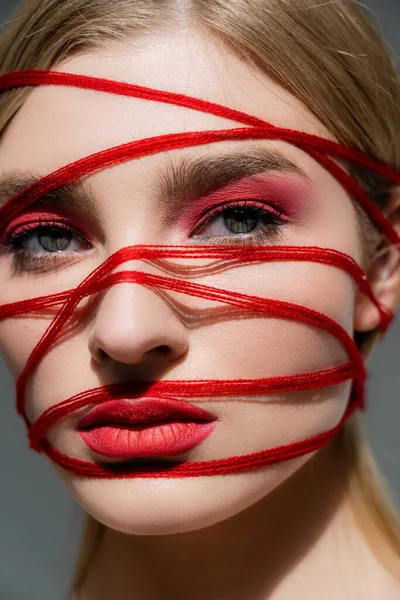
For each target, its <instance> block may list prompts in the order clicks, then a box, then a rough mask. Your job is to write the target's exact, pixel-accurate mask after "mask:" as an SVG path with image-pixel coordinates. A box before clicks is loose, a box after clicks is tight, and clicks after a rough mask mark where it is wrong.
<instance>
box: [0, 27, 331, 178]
mask: <svg viewBox="0 0 400 600" xmlns="http://www.w3.org/2000/svg"><path fill="white" fill-rule="evenodd" d="M54 70H58V71H64V72H70V73H81V74H85V75H91V76H95V77H104V78H108V79H114V80H118V81H126V82H129V83H136V84H139V85H144V86H147V87H150V88H156V89H162V90H167V91H171V92H178V93H183V94H187V95H190V96H194V97H199V98H203V99H206V100H210V101H212V102H216V103H219V104H223V105H226V106H229V107H231V108H234V109H238V110H241V111H243V112H246V113H248V114H252V115H255V116H258V117H260V118H262V119H264V120H266V121H269V122H271V123H273V124H274V125H277V126H280V127H286V128H292V129H299V130H302V131H307V132H309V133H315V134H317V135H321V136H324V137H330V138H332V136H331V134H330V133H329V131H327V130H326V129H325V128H324V127H323V126H322V124H321V123H319V121H318V120H317V119H316V117H314V116H313V115H312V113H311V112H310V111H308V109H307V108H306V107H304V105H302V104H301V103H300V102H299V101H298V100H296V99H295V98H294V97H293V96H291V95H290V94H289V93H288V92H287V91H285V90H284V89H283V88H282V87H280V86H278V85H277V84H276V83H274V82H273V81H272V79H270V78H269V77H268V76H266V75H264V74H262V73H260V72H258V71H256V70H255V69H254V68H252V67H251V66H250V65H248V64H245V63H244V62H242V61H240V60H239V59H238V58H236V57H234V56H233V55H232V54H231V53H228V51H227V50H226V49H225V48H223V47H222V45H221V44H220V43H219V42H218V41H216V40H212V39H211V38H209V37H206V36H205V35H204V34H201V33H200V32H198V31H196V30H190V29H182V30H179V31H169V32H164V33H160V32H158V33H157V35H154V36H152V37H149V36H147V37H143V36H142V37H138V38H135V39H127V40H125V41H124V42H119V43H113V44H110V46H109V47H107V48H99V49H96V50H92V51H90V52H87V53H84V54H81V55H76V56H74V57H71V58H69V59H68V60H66V61H64V62H63V63H62V64H61V65H59V66H58V67H56V68H55V69H54ZM241 126H242V125H241V124H239V123H236V122H233V121H231V120H228V119H224V118H220V117H216V116H213V115H209V114H205V113H201V112H198V111H195V110H192V109H187V108H183V107H179V106H174V105H167V104H163V103H159V102H154V101H148V100H141V99H137V98H127V97H121V96H116V95H112V94H107V93H102V92H96V91H92V90H83V89H80V88H73V87H65V86H61V87H58V86H42V87H38V88H35V89H34V90H33V91H32V93H31V95H30V96H29V98H28V100H27V101H26V102H25V104H24V106H23V107H22V109H21V110H20V111H19V113H18V114H17V115H16V117H15V118H14V120H13V122H12V124H11V126H10V127H9V129H8V131H7V132H6V134H5V136H4V139H3V140H2V143H1V144H0V169H1V171H3V172H4V171H7V170H12V169H25V168H26V169H30V170H36V171H42V172H50V171H52V170H55V169H57V168H59V167H60V166H62V165H64V164H67V163H68V162H72V161H74V160H77V159H78V158H81V157H83V156H86V155H89V154H92V153H94V152H97V151H99V150H102V149H105V148H109V147H111V146H114V145H118V144H122V143H125V142H128V141H131V140H134V139H142V138H146V137H153V136H157V135H164V134H168V133H175V132H182V131H198V130H207V129H225V128H232V127H241ZM220 145H221V144H220ZM222 145H223V143H222ZM38 149H39V151H38Z"/></svg>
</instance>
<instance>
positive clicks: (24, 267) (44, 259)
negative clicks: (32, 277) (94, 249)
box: [0, 218, 90, 275]
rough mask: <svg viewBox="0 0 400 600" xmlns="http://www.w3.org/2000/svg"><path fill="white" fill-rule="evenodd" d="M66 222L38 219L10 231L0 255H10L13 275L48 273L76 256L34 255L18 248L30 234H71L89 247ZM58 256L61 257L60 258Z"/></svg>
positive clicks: (68, 254)
mask: <svg viewBox="0 0 400 600" xmlns="http://www.w3.org/2000/svg"><path fill="white" fill-rule="evenodd" d="M67 223H68V222H63V221H56V220H47V219H46V220H45V221H43V220H42V219H40V218H39V219H38V222H37V223H35V224H34V225H31V224H29V223H27V224H24V225H21V226H20V227H19V228H18V229H19V231H18V233H16V232H15V231H12V232H11V233H10V234H9V235H8V237H7V238H6V240H5V241H3V242H1V243H0V254H11V255H12V258H13V265H12V267H13V275H18V274H20V273H29V271H39V272H45V271H50V270H52V269H53V268H57V267H59V266H60V262H61V263H63V262H64V263H65V264H66V263H70V262H71V256H72V255H73V254H76V253H74V252H63V253H60V252H54V253H48V254H45V253H43V254H35V253H34V252H31V251H29V250H24V249H23V248H18V244H19V243H21V242H22V241H23V240H24V239H25V238H26V237H27V236H28V235H29V234H30V233H31V232H37V233H38V232H39V231H41V230H42V231H43V230H44V231H45V232H46V233H58V234H59V233H60V231H65V232H67V233H68V234H71V235H72V237H76V238H77V239H78V240H79V241H80V242H81V243H83V244H85V245H87V246H88V247H89V246H90V243H89V242H88V241H87V239H86V238H85V237H84V236H83V235H82V234H80V233H79V232H78V231H77V230H76V229H75V228H74V227H72V226H71V225H69V224H67ZM60 254H62V256H61V257H60Z"/></svg>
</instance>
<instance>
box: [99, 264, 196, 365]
mask: <svg viewBox="0 0 400 600" xmlns="http://www.w3.org/2000/svg"><path fill="white" fill-rule="evenodd" d="M156 270H157V269H156V268H154V267H153V266H152V265H149V264H148V263H145V262H143V261H141V260H140V259H139V260H137V259H134V260H127V261H125V262H123V263H121V264H119V265H118V266H117V267H116V268H115V269H114V270H113V273H118V272H120V271H142V272H146V273H149V272H152V273H155V272H156ZM163 293H164V292H160V293H159V292H158V291H157V289H154V288H151V287H149V286H147V285H143V284H142V283H140V282H139V283H137V282H121V283H115V284H113V285H111V286H110V287H109V288H108V289H107V290H105V292H104V293H103V294H102V297H101V299H100V301H99V306H98V309H97V311H96V314H95V317H94V320H95V321H94V326H93V328H92V331H91V333H90V337H89V349H90V352H91V353H92V355H93V356H95V357H99V356H100V355H102V356H104V355H107V356H108V357H109V358H111V359H114V360H116V361H119V362H124V363H134V362H140V361H142V360H143V358H144V355H146V354H148V353H151V352H152V351H156V350H158V351H160V349H161V348H162V351H163V354H164V355H165V356H168V357H169V359H172V358H176V357H178V356H180V355H181V354H183V353H184V352H185V351H186V349H187V344H188V339H187V330H186V327H185V326H184V324H183V323H182V322H181V321H180V320H179V318H178V316H177V315H176V314H175V313H174V311H173V309H172V307H171V304H170V303H167V302H166V300H165V299H164V298H163V297H162V294H163Z"/></svg>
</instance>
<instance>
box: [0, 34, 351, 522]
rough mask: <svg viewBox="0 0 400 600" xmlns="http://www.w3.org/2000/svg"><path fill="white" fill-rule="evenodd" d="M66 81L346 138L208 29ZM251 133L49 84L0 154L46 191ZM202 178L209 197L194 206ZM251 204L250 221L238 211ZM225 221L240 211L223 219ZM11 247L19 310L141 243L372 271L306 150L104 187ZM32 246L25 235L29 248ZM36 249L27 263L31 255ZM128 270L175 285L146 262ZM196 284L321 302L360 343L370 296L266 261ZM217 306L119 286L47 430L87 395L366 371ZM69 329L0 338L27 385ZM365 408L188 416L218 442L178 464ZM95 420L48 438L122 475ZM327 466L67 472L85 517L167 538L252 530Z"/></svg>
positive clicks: (104, 54) (314, 405)
mask: <svg viewBox="0 0 400 600" xmlns="http://www.w3.org/2000/svg"><path fill="white" fill-rule="evenodd" d="M57 70H59V71H66V72H73V73H83V74H87V75H93V76H99V77H105V78H110V79H115V80H121V81H127V82H132V83H137V84H140V85H144V86H149V87H152V88H158V89H164V90H169V91H173V92H181V93H184V94H189V95H191V96H196V97H200V98H204V99H207V100H211V101H213V102H217V103H220V104H224V105H226V106H230V107H232V108H235V109H239V110H242V111H244V112H247V113H249V114H253V115H256V116H258V117H261V118H262V119H265V120H266V121H269V122H271V123H273V124H274V125H277V126H280V127H286V128H292V129H297V130H303V131H307V132H310V133H315V134H317V135H321V136H325V137H332V136H331V135H330V133H329V132H328V131H327V130H326V129H325V128H324V127H323V126H322V125H321V124H320V123H319V122H318V121H317V120H316V118H315V117H314V116H313V115H312V114H311V113H310V112H309V111H308V110H306V109H305V108H304V106H303V105H302V104H300V103H299V102H298V101H297V100H296V99H294V98H293V97H292V96H291V95H289V94H288V93H287V92H286V91H284V90H283V89H282V88H281V87H279V86H278V85H276V84H275V83H274V82H273V81H272V80H270V79H268V78H267V77H265V76H263V75H261V74H259V73H257V72H255V71H254V70H252V69H251V68H250V67H249V66H246V65H244V64H242V63H241V62H239V61H238V60H237V59H235V58H233V57H232V56H230V55H228V54H227V52H226V50H224V49H221V48H219V47H218V46H217V45H216V44H215V43H214V42H212V41H211V40H210V39H208V38H205V37H204V36H202V35H200V34H199V33H196V32H194V31H193V30H191V31H185V30H183V31H180V32H179V33H172V32H171V33H168V34H167V33H164V34H161V33H160V32H157V35H155V36H154V37H153V38H151V39H150V38H149V39H147V40H144V39H140V40H136V41H126V42H125V43H123V44H122V43H121V44H120V45H113V46H110V47H109V48H108V49H99V50H96V51H92V52H90V53H86V54H82V55H81V56H75V57H73V58H71V59H69V60H67V61H66V62H64V63H63V64H62V65H61V66H59V67H58V68H57ZM237 126H240V125H238V124H237V123H234V122H232V121H229V120H225V119H222V118H218V117H214V116H211V115H208V114H203V113H200V112H196V111H194V110H190V109H186V108H181V107H177V106H173V105H166V104H161V103H157V102H153V101H145V100H138V99H136V98H124V97H119V96H114V95H111V94H105V93H100V92H95V91H88V90H82V89H79V88H67V87H46V86H43V87H39V88H36V89H35V90H34V91H33V92H32V94H31V95H30V97H29V99H28V100H27V102H26V103H25V105H24V106H23V108H22V109H21V110H20V112H19V113H18V114H17V116H16V117H15V119H14V121H13V122H12V124H11V126H10V128H9V129H8V131H7V133H6V135H5V137H4V139H3V140H2V142H1V144H0V175H1V177H6V176H7V177H8V176H10V175H18V174H19V175H20V176H26V175H28V174H30V175H34V176H39V177H40V176H43V175H45V174H47V173H50V172H52V171H54V170H56V169H57V168H59V167H61V166H63V165H65V164H67V163H69V162H72V161H75V160H77V159H79V158H81V157H84V156H86V155H89V154H91V153H94V152H97V151H100V150H102V149H106V148H109V147H111V146H115V145H118V144H121V143H124V142H128V141H131V140H135V139H137V140H139V139H142V138H147V137H152V136H158V135H162V134H168V133H176V132H186V131H201V130H208V129H225V128H230V127H237ZM178 170H179V173H180V175H179V176H177V172H178ZM173 173H174V174H175V176H174V178H172V174H173ZM183 173H186V174H187V175H188V177H189V182H190V184H191V185H190V186H189V188H187V189H186V188H185V186H183V185H182V183H183V180H184V178H183ZM215 180H219V181H217V182H216V181H215ZM229 180H231V181H230V184H229V183H228V181H229ZM210 190H212V191H211V192H210ZM84 193H85V197H84ZM4 199H6V198H4ZM72 199H73V200H74V202H73V203H72ZM244 201H247V205H246V203H245V204H244ZM235 204H236V205H239V207H240V206H241V207H242V208H241V209H240V208H238V207H237V208H236V210H234V205H235ZM224 205H229V207H230V209H227V208H225V209H224V210H223V212H221V208H222V209H223V206H224ZM217 206H218V211H216V207H217ZM271 211H273V212H274V216H271ZM213 213H214V214H213ZM21 217H22V218H21ZM39 217H41V218H42V220H49V219H50V220H51V222H52V223H53V224H54V225H57V224H60V222H61V225H62V226H65V220H66V219H67V227H68V229H67V230H65V229H60V230H59V232H58V233H57V234H55V233H54V232H53V233H50V234H49V232H47V236H46V235H45V234H44V233H43V231H42V232H40V231H39V232H38V231H36V232H35V229H34V227H35V225H37V224H38V220H39ZM63 224H64V225H63ZM263 228H264V229H263ZM7 231H8V234H12V236H13V241H12V243H13V244H14V245H15V247H16V249H18V251H19V258H18V261H17V260H16V257H14V256H13V255H12V254H10V253H7V254H1V255H0V304H4V303H9V302H16V301H19V300H22V299H25V298H33V297H37V296H43V295H47V294H52V293H56V292H59V291H62V290H67V289H70V288H73V287H75V286H76V285H77V284H78V283H80V282H81V281H82V280H83V279H84V278H85V277H86V276H87V275H88V274H89V273H90V272H91V271H93V270H94V269H95V267H97V266H98V265H99V264H100V263H102V262H103V261H104V260H105V259H106V258H107V257H108V256H109V255H110V254H112V253H114V252H115V251H116V250H118V249H119V248H122V247H124V246H130V245H135V244H174V245H178V244H179V245H187V246H190V245H194V244H196V245H198V244H202V243H204V244H240V243H242V244H243V243H247V244H248V243H251V242H252V241H253V243H255V244H265V245H272V244H280V245H294V246H297V245H299V246H301V245H305V246H321V247H326V248H334V249H336V250H339V251H341V252H344V253H346V254H348V255H350V256H352V257H353V258H354V259H355V260H356V261H357V262H358V263H360V262H361V245H360V241H359V235H358V229H357V221H356V214H355V210H354V206H353V204H352V201H351V200H350V198H349V197H348V195H347V194H346V192H345V191H344V190H343V189H342V187H341V186H340V185H339V184H338V183H337V182H336V181H335V179H334V178H332V177H331V176H330V175H329V174H328V173H327V172H326V171H324V169H323V168H322V167H320V166H319V165H318V164H317V163H316V162H315V161H314V160H312V159H311V158H310V157H309V156H308V155H307V154H306V153H304V152H302V151H300V150H298V149H296V148H295V147H293V146H291V145H289V144H287V143H284V142H276V141H269V140H261V141H240V142H219V143H214V144H209V145H205V146H199V147H191V148H186V149H181V150H173V151H168V152H162V153H159V154H155V155H152V156H148V157H146V158H142V159H139V160H134V161H131V162H128V163H125V164H121V165H117V166H114V167H112V168H108V169H104V170H101V171H99V172H97V173H95V174H94V175H91V176H90V177H88V178H87V180H86V181H85V188H84V189H83V188H80V189H78V190H77V191H75V192H74V195H73V196H72V195H71V196H70V197H67V199H65V198H64V201H63V202H62V203H61V202H60V201H58V202H57V201H56V200H52V201H49V202H47V203H46V204H42V205H39V204H36V205H35V206H33V205H32V206H30V207H29V208H28V209H26V211H25V212H24V213H23V214H22V215H20V216H19V217H17V218H16V219H15V220H14V222H11V223H9V224H8V226H7ZM18 233H20V234H21V233H22V234H23V235H22V237H19V238H18V239H17V234H18ZM3 243H4V240H3ZM10 243H11V242H10ZM22 250H25V252H26V254H24V255H23V256H22V258H21V251H22ZM55 250H57V252H55ZM40 261H42V262H40ZM188 262H189V261H187V260H186V261H183V264H185V263H188ZM178 264H181V265H182V262H179V263H178ZM190 264H191V265H194V264H199V261H197V262H196V261H191V262H190ZM118 269H121V270H122V269H123V270H125V269H139V270H143V271H146V272H151V273H159V274H165V273H164V272H163V271H161V270H160V269H159V268H158V267H157V265H155V264H149V263H145V262H142V261H131V262H129V263H124V264H122V265H121V266H120V267H118ZM118 269H117V270H118ZM166 274H168V273H166ZM171 276H174V274H173V273H172V274H171ZM175 276H176V274H175ZM193 281H196V282H198V283H202V284H206V285H212V286H216V287H221V288H225V289H228V290H232V291H237V292H244V293H247V294H254V295H257V296H262V297H270V298H276V299H279V300H286V301H290V302H294V303H296V304H302V305H306V306H308V307H311V308H314V309H316V310H318V311H319V312H322V313H324V314H326V315H328V316H329V317H331V318H332V319H334V320H335V321H336V322H337V323H338V324H339V325H341V326H342V327H343V328H344V329H345V330H346V331H347V332H349V333H350V334H351V335H352V332H353V327H354V308H355V298H356V288H355V285H354V283H353V281H352V280H351V279H350V277H349V276H347V275H346V274H345V273H344V272H342V271H341V270H339V269H335V268H333V267H329V266H324V265H321V264H316V263H307V262H266V263H253V264H251V263H249V264H246V265H243V266H240V267H237V268H234V269H226V270H222V271H217V272H216V273H206V272H205V273H203V274H202V275H201V276H197V277H196V278H195V279H193ZM211 306H214V307H215V306H219V308H222V307H223V305H216V303H211V302H207V301H204V300H201V299H199V298H194V297H190V296H185V295H182V294H178V293H175V292H168V293H166V294H159V293H157V292H156V291H155V290H154V289H151V288H149V287H145V286H141V285H134V284H131V283H124V284H119V285H115V286H114V287H111V288H110V289H108V290H107V291H106V292H104V293H103V294H102V296H101V298H98V299H97V301H95V300H94V299H92V301H91V302H89V301H88V302H85V303H82V305H81V306H80V307H79V309H78V310H76V313H75V317H74V319H75V321H72V323H73V326H72V327H71V330H70V331H69V332H68V335H65V336H63V337H62V338H61V339H60V340H59V341H58V342H57V343H56V344H55V345H54V346H53V347H52V348H51V350H50V351H49V352H48V353H47V354H46V355H45V357H44V358H43V359H42V361H41V362H40V365H39V367H38V369H37V370H36V371H35V373H34V375H33V376H32V377H31V379H30V381H29V384H28V386H27V392H26V411H27V415H28V418H29V420H30V421H31V422H33V421H35V420H36V419H37V418H38V417H39V416H40V415H41V414H42V413H43V412H44V411H45V410H46V409H48V408H49V407H51V406H53V405H55V404H58V403H59V402H61V401H62V400H64V399H66V398H69V397H71V396H73V395H75V394H78V393H79V392H82V391H85V390H89V389H92V388H95V387H98V386H101V385H105V384H110V383H117V382H132V381H141V380H164V379H167V380H177V379H183V380H195V379H237V378H260V377H270V376H275V375H291V374H295V373H301V372H306V371H313V370H318V369H324V368H328V367H331V366H336V365H339V364H341V363H342V362H345V361H346V360H347V356H346V354H345V351H344V350H343V348H342V347H341V346H340V344H339V343H338V342H337V341H335V340H334V339H333V338H332V337H330V336H329V334H328V333H326V332H324V331H322V330H319V329H316V328H313V327H311V326H309V325H305V324H301V323H299V322H293V321H289V320H283V319H279V318H266V317H262V316H258V315H256V314H254V313H253V314H249V315H247V314H245V315H240V316H239V317H238V315H237V314H236V313H227V314H225V315H222V316H221V315H220V316H219V317H217V318H215V317H214V316H213V311H211V313H210V314H211V317H212V318H211V319H210V318H208V313H209V311H208V310H207V309H208V308H209V307H211ZM217 315H218V313H217ZM53 316H54V314H51V315H35V316H32V315H31V316H29V317H26V318H25V317H24V318H14V319H13V318H11V319H8V320H5V321H2V322H0V349H1V351H2V353H3V355H4V358H5V360H6V362H7V364H8V366H9V368H10V371H11V373H12V374H13V376H14V377H15V379H16V378H17V377H18V375H19V373H20V372H21V371H22V369H23V367H24V365H25V363H26V361H27V359H28V357H29V355H30V353H31V351H32V349H33V348H34V346H35V345H36V344H37V342H38V341H39V339H40V338H41V336H42V335H43V333H44V331H45V330H46V328H47V327H48V325H49V323H50V320H51V319H52V318H53ZM349 392H350V382H347V383H345V384H341V385H337V386H331V387H329V388H321V389H319V390H313V391H309V392H301V393H300V392H297V393H282V394H277V395H268V396H267V395H266V396H247V397H246V396H243V397H235V398H234V399H231V398H229V397H227V398H221V397H215V398H214V399H213V398H210V399H196V398H193V399H188V401H192V402H193V404H195V405H196V406H198V407H202V408H204V409H205V410H207V411H209V412H211V413H213V414H214V415H216V417H217V419H218V420H217V422H216V426H215V428H214V430H213V431H212V433H211V434H210V435H209V436H208V437H207V438H206V439H205V440H204V441H203V442H202V443H200V444H199V445H198V446H196V447H194V448H193V449H191V450H187V451H185V452H184V453H181V454H178V455H175V456H174V455H172V456H168V457H165V459H164V460H165V461H167V462H168V461H173V462H175V461H177V460H188V461H204V460H212V459H217V458H223V457H232V456H235V455H240V454H247V453H251V452H256V451H259V450H263V449H266V448H269V447H273V446H278V445H284V444H288V443H290V442H293V441H297V440H301V439H304V438H307V437H310V436H313V435H316V434H318V433H321V432H323V431H326V430H328V429H330V428H331V427H333V426H334V425H335V424H336V423H337V422H338V421H339V419H340V418H341V416H342V414H343V412H344V409H345V406H346V403H347V401H348V397H349ZM90 408H92V407H85V408H84V409H83V410H80V411H79V412H76V413H73V414H71V415H70V416H69V417H68V418H66V419H64V420H61V421H60V422H59V423H58V424H57V425H56V426H54V427H53V428H52V429H51V430H50V431H49V432H48V434H47V438H48V439H49V441H50V443H51V444H53V445H54V446H55V447H56V448H57V449H59V450H60V451H61V452H63V453H64V454H67V455H69V456H73V457H75V458H78V459H82V460H88V461H107V460H109V461H115V460H122V459H112V458H109V459H105V458H104V457H103V456H101V455H100V454H97V453H96V452H95V451H93V450H92V449H90V448H89V446H88V445H86V443H85V442H84V441H83V439H82V438H81V436H80V434H79V432H78V431H77V429H76V425H77V423H78V421H79V420H80V419H81V418H82V416H83V414H85V413H87V412H89V409H90ZM309 458H310V455H308V456H305V457H301V458H298V459H296V460H292V461H286V462H284V463H282V464H278V465H275V466H270V467H267V468H263V469H259V470H256V471H252V472H247V473H239V474H232V475H222V476H207V477H206V476H204V477H193V478H190V477H185V478H181V479H177V478H172V479H159V478H154V479H151V478H145V479H140V478H138V479H136V478H130V479H118V478H115V479H86V478H83V477H77V476H73V475H71V474H70V473H68V472H66V471H64V470H62V469H61V468H60V467H58V466H55V468H56V470H57V471H58V473H59V474H60V476H61V477H62V478H63V480H64V481H65V482H66V483H67V485H68V487H69V488H70V490H71V491H72V493H73V495H74V496H75V497H76V499H77V500H78V501H79V502H80V504H81V505H82V506H83V507H84V508H85V509H86V510H87V511H88V512H89V513H91V514H92V515H93V516H94V517H96V518H97V519H98V520H100V521H101V522H103V523H105V524H107V525H109V526H111V527H113V528H115V529H118V530H120V531H125V532H132V533H138V534H157V533H173V532H181V531H188V530H191V529H196V528H201V527H205V526H207V525H211V524H213V523H216V522H218V521H221V520H223V519H226V518H227V517H230V516H233V515H235V514H237V513H239V512H240V511H241V510H243V509H245V508H246V507H248V506H250V505H252V504H253V503H255V502H256V501H258V500H260V499H261V498H262V497H264V496H266V495H267V494H268V493H269V492H271V491H272V490H273V489H274V488H276V487H277V486H278V485H279V484H280V483H281V482H282V481H283V480H285V479H286V478H288V477H289V476H290V475H292V474H293V473H294V472H295V471H296V470H298V469H299V468H300V467H301V466H302V465H303V464H304V463H305V462H306V461H307V460H308V459H309Z"/></svg>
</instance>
